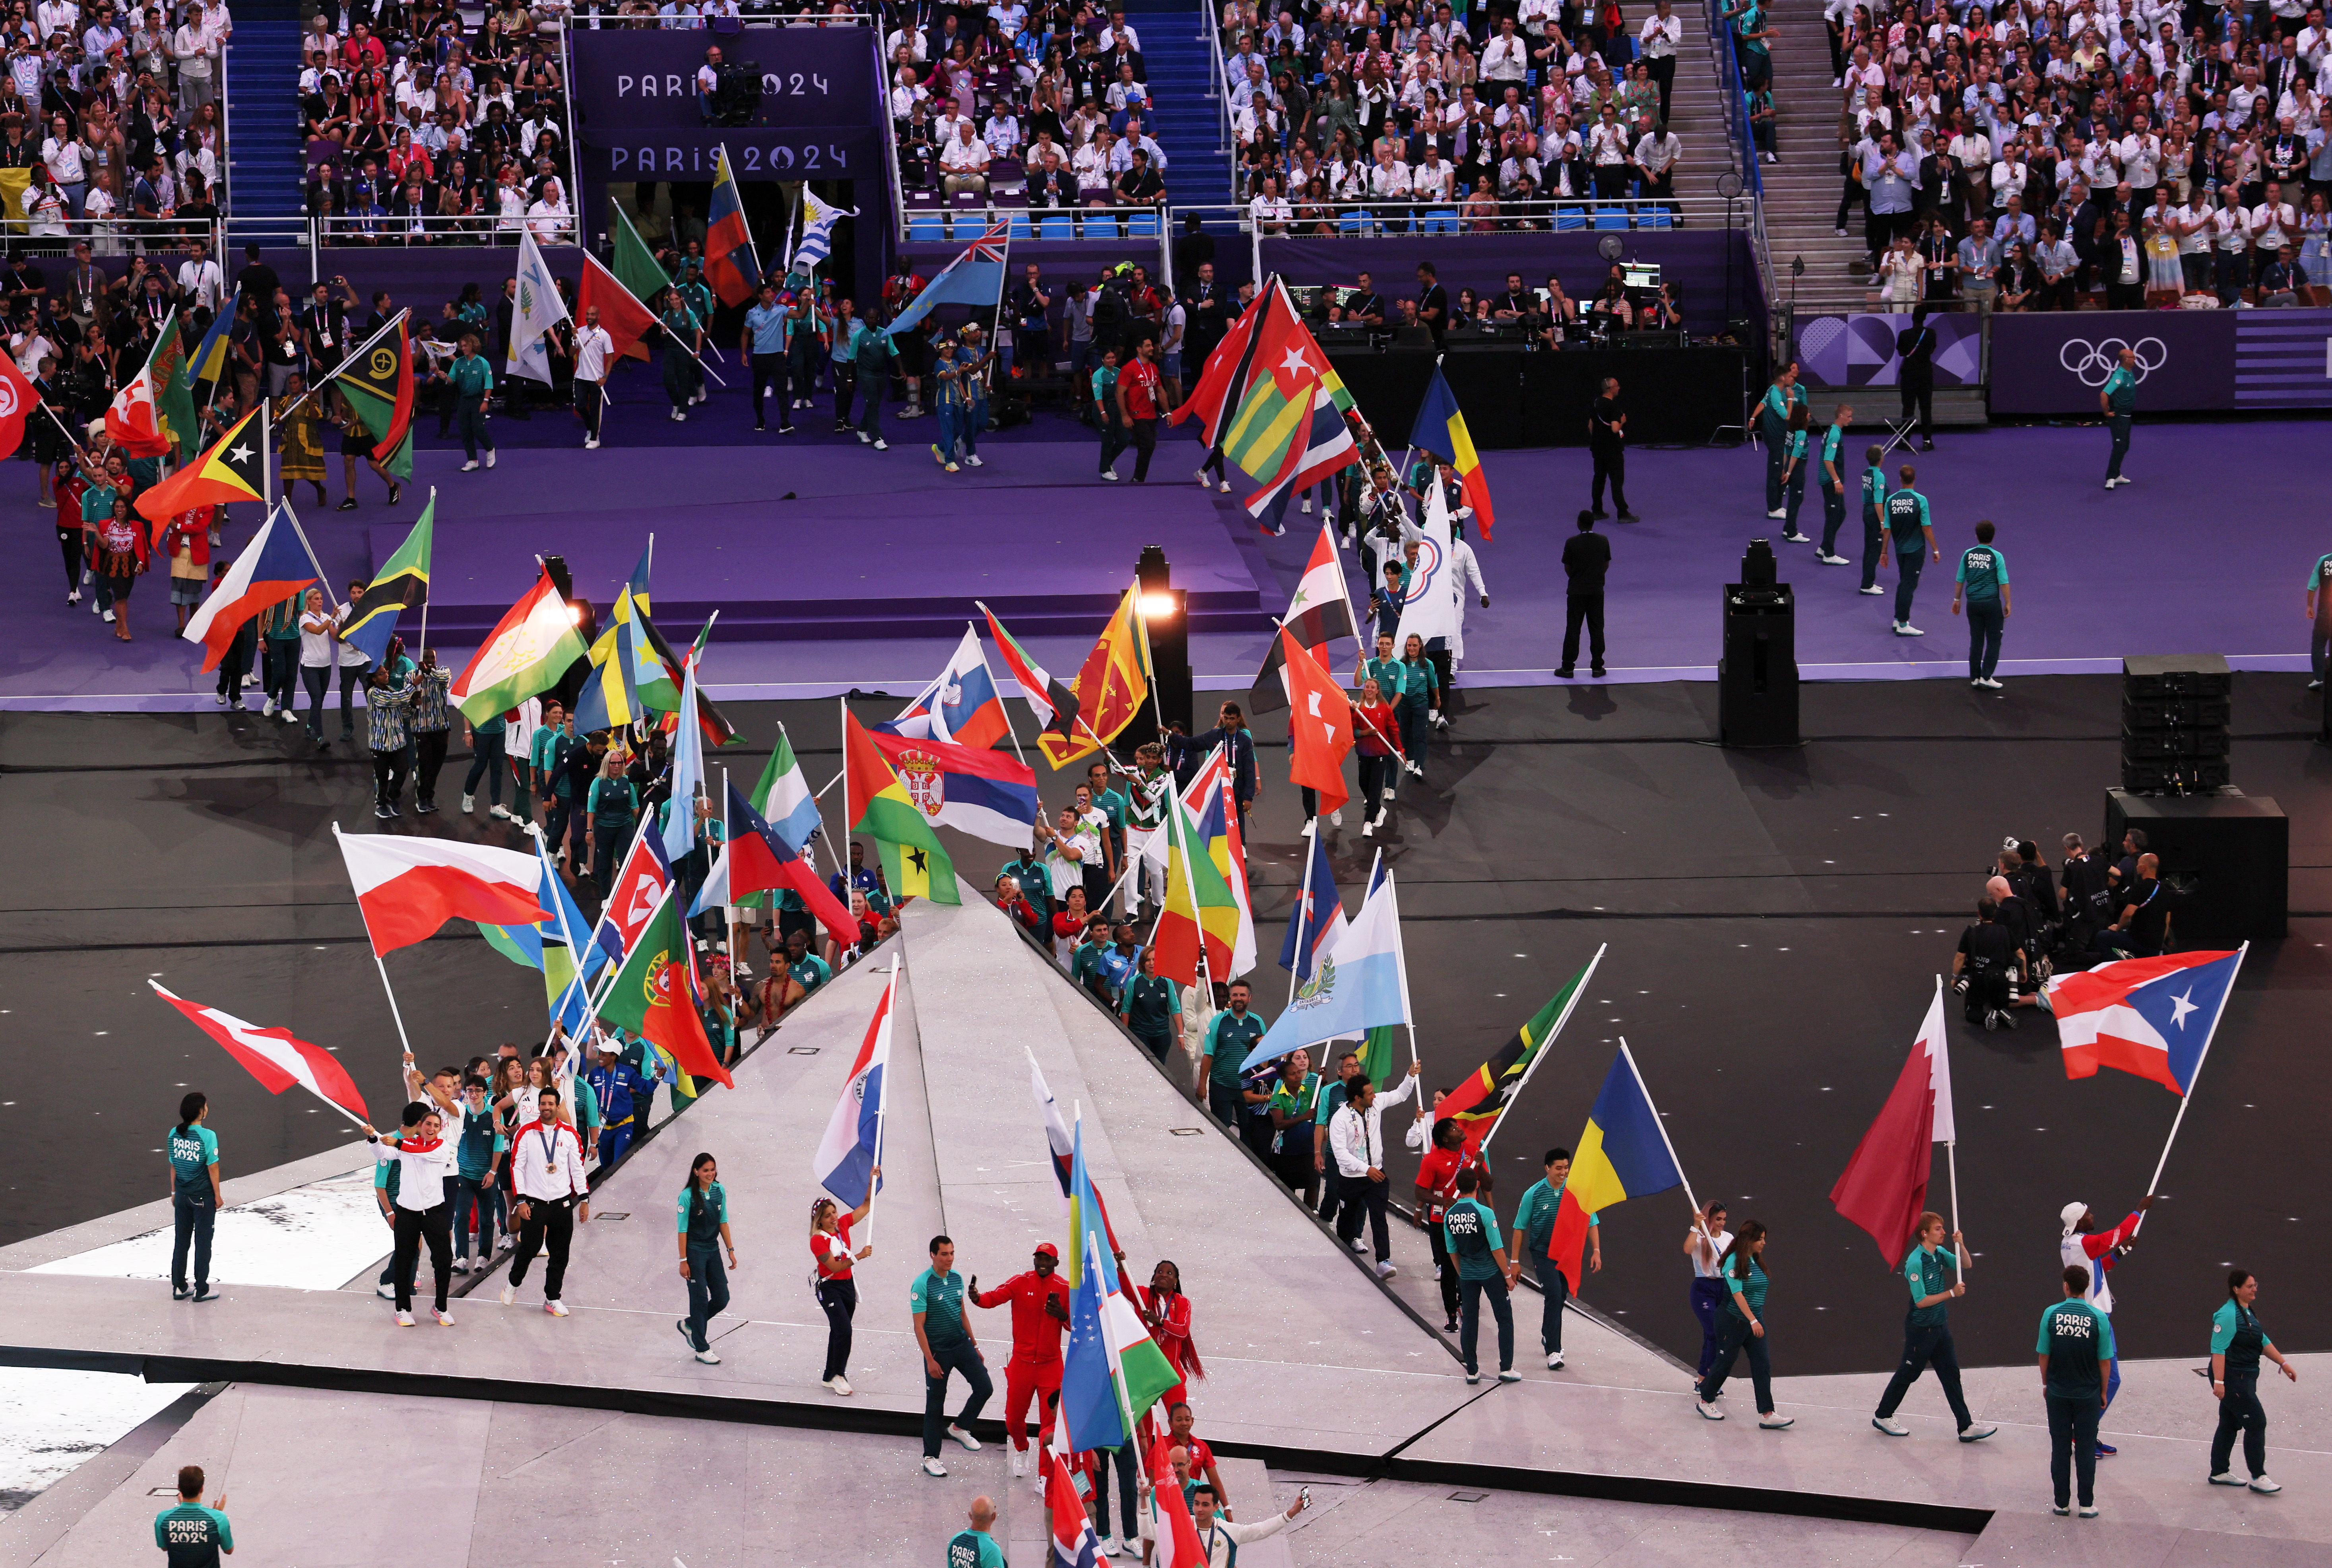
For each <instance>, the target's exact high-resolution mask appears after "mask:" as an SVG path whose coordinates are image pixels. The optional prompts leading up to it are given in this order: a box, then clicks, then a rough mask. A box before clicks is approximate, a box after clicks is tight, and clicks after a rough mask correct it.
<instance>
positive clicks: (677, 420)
mask: <svg viewBox="0 0 2332 1568" xmlns="http://www.w3.org/2000/svg"><path fill="white" fill-rule="evenodd" d="M687 418H688V416H687V415H685V414H683V413H682V412H681V411H680V410H679V409H677V408H675V409H674V410H673V411H672V422H673V423H674V425H679V424H683V423H684V422H685V421H686V420H687Z"/></svg>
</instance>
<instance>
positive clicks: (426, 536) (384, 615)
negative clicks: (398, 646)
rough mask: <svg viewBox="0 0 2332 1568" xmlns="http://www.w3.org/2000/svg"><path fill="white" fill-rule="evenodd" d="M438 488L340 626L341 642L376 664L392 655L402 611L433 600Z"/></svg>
mask: <svg viewBox="0 0 2332 1568" xmlns="http://www.w3.org/2000/svg"><path fill="white" fill-rule="evenodd" d="M436 517H437V489H436V486H435V485H432V486H431V487H430V489H429V504H428V505H426V506H425V507H423V508H422V509H421V521H418V522H416V523H415V524H414V525H413V531H412V532H411V533H408V534H406V536H405V542H404V543H403V544H400V545H398V546H397V553H396V554H394V555H392V556H390V557H389V558H388V559H387V560H385V561H383V562H381V564H380V569H379V570H378V571H376V572H374V573H373V574H372V581H371V582H369V583H368V584H366V585H365V590H364V592H362V593H360V594H358V596H357V602H356V603H355V604H353V605H351V606H349V618H348V623H347V624H346V625H345V626H341V627H340V630H339V640H340V641H341V642H344V643H346V644H348V645H349V646H350V647H353V648H356V649H358V651H359V652H361V653H362V654H363V655H365V657H367V658H368V659H370V660H371V661H372V662H373V663H374V664H379V663H380V662H381V661H382V660H383V659H384V658H386V657H387V655H388V639H389V638H390V637H391V636H393V635H395V633H396V631H397V613H398V612H399V611H401V610H408V609H411V608H412V607H414V606H416V605H421V604H426V603H427V602H428V601H429V557H430V553H431V541H432V540H433V539H434V538H435V531H436Z"/></svg>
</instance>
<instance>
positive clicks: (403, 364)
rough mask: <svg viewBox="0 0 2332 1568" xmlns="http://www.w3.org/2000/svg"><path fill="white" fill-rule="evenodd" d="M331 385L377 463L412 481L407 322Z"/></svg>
mask: <svg viewBox="0 0 2332 1568" xmlns="http://www.w3.org/2000/svg"><path fill="white" fill-rule="evenodd" d="M332 380H333V383H334V384H335V385H336V386H338V387H339V389H340V395H341V396H342V397H346V398H347V399H348V400H349V406H350V407H352V408H354V409H355V410H356V412H357V417H358V419H361V420H362V421H364V427H365V429H366V431H367V432H368V434H370V435H371V436H372V438H373V446H372V455H373V459H374V461H375V462H377V463H378V464H380V465H381V466H382V467H384V468H386V469H387V470H388V472H389V473H390V475H391V476H392V477H394V478H396V479H397V480H400V481H403V480H409V479H411V478H412V477H413V344H412V342H411V341H410V339H407V338H406V323H405V322H404V321H402V320H400V321H398V322H397V330H396V331H395V332H394V333H391V334H387V335H385V336H383V337H382V338H381V339H380V340H379V341H378V342H377V343H375V344H374V345H373V346H372V347H371V348H370V349H367V350H366V351H365V352H364V353H362V354H352V355H350V356H349V358H348V359H347V360H346V361H345V362H343V363H342V364H341V366H340V368H339V369H338V370H337V371H335V372H334V373H333V376H332ZM376 656H377V655H376Z"/></svg>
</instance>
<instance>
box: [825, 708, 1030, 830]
mask: <svg viewBox="0 0 2332 1568" xmlns="http://www.w3.org/2000/svg"><path fill="white" fill-rule="evenodd" d="M866 739H867V740H868V741H872V742H873V743H874V749H875V750H876V751H880V752H882V753H883V760H884V761H886V762H888V763H890V764H891V769H892V771H894V772H895V773H896V774H898V776H899V783H900V786H901V787H902V788H903V789H905V790H906V792H907V798H908V799H910V800H913V802H914V803H915V804H916V805H918V806H920V807H922V810H923V815H924V816H925V817H929V818H931V820H932V823H933V825H934V826H938V827H952V828H955V829H957V830H958V831H959V832H962V833H969V834H970V835H971V836H972V837H974V838H984V839H986V840H988V842H989V843H990V844H1001V845H1004V846H1007V847H1008V848H1013V849H1026V848H1027V846H1028V840H1029V837H1030V834H1031V832H1032V830H1033V829H1034V828H1035V827H1036V825H1037V772H1036V770H1035V769H1033V768H1031V767H1029V766H1028V765H1027V763H1026V762H1021V761H1018V760H1014V759H1013V758H1010V757H1007V756H1006V755H1005V754H1004V753H1003V752H1001V751H977V750H975V749H973V748H972V747H970V746H958V745H953V744H951V743H950V742H948V741H915V740H910V739H909V738H907V737H906V736H904V735H894V734H891V733H889V732H888V731H883V730H876V729H869V730H868V731H866Z"/></svg>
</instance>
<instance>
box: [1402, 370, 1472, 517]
mask: <svg viewBox="0 0 2332 1568" xmlns="http://www.w3.org/2000/svg"><path fill="white" fill-rule="evenodd" d="M1409 444H1410V445H1411V446H1414V447H1416V448H1417V449H1418V450H1419V452H1429V453H1431V454H1434V455H1435V456H1437V457H1438V458H1440V459H1441V460H1442V461H1443V462H1445V463H1447V464H1449V466H1450V467H1451V468H1453V469H1455V470H1457V473H1458V484H1459V485H1460V486H1462V487H1463V488H1464V490H1465V492H1466V504H1467V505H1468V506H1470V507H1472V508H1473V509H1474V521H1477V522H1478V523H1480V524H1481V525H1482V542H1483V543H1485V544H1487V543H1488V542H1489V540H1490V521H1491V518H1490V482H1489V480H1488V479H1487V478H1486V476H1485V475H1484V474H1483V473H1482V458H1481V454H1478V453H1477V452H1476V451H1475V450H1474V437H1473V435H1471V434H1470V433H1469V432H1468V431H1467V428H1466V416H1465V415H1464V414H1462V413H1460V412H1459V411H1458V395H1457V394H1456V393H1454V392H1452V391H1450V390H1449V380H1448V378H1447V377H1445V376H1444V375H1442V374H1441V367H1440V366H1439V365H1436V366H1434V367H1433V379H1432V380H1431V381H1429V382H1428V383H1427V384H1426V387H1425V401H1424V402H1423V403H1422V404H1420V405H1419V406H1418V410H1417V423H1416V424H1415V425H1411V426H1410V432H1409Z"/></svg>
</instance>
